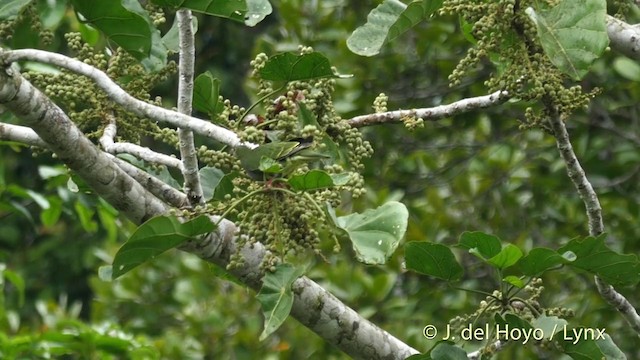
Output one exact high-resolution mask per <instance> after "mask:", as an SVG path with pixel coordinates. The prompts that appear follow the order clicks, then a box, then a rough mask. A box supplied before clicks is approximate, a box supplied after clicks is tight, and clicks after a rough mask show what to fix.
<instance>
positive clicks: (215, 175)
mask: <svg viewBox="0 0 640 360" xmlns="http://www.w3.org/2000/svg"><path fill="white" fill-rule="evenodd" d="M224 175H225V174H224V173H223V172H222V170H220V169H218V168H214V167H210V166H205V167H203V168H202V169H200V181H201V183H202V194H203V196H204V200H205V201H209V200H211V199H212V198H213V194H214V192H215V190H216V188H217V187H218V185H219V184H220V181H221V180H222V178H223V177H224Z"/></svg>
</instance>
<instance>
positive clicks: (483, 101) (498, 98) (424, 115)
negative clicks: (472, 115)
mask: <svg viewBox="0 0 640 360" xmlns="http://www.w3.org/2000/svg"><path fill="white" fill-rule="evenodd" d="M507 98H508V96H507V92H506V91H496V92H494V93H493V94H489V95H485V96H478V97H474V98H468V99H463V100H460V101H456V102H454V103H451V104H448V105H440V106H436V107H432V108H423V109H413V110H396V111H387V112H382V113H376V114H368V115H361V116H356V117H354V118H352V119H349V120H347V122H348V123H349V125H351V126H352V127H356V128H358V127H363V126H369V125H377V124H384V123H394V122H401V121H402V118H405V117H408V116H409V117H417V118H421V119H422V120H425V121H426V120H439V119H442V118H446V117H449V116H453V115H457V114H461V113H464V112H467V111H471V110H476V109H484V108H487V107H489V106H493V105H497V104H501V103H503V102H505V101H506V100H507Z"/></svg>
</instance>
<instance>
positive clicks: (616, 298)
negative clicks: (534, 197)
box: [548, 106, 640, 334]
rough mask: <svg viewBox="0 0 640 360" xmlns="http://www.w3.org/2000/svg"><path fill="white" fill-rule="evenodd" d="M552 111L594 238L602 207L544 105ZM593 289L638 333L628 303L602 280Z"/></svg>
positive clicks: (639, 322) (600, 228) (637, 319)
mask: <svg viewBox="0 0 640 360" xmlns="http://www.w3.org/2000/svg"><path fill="white" fill-rule="evenodd" d="M548 108H549V109H550V110H552V114H551V116H550V118H549V122H550V125H551V129H552V130H553V133H554V135H555V138H556V144H557V146H558V151H559V152H560V155H561V156H562V159H563V160H564V163H565V165H566V167H567V173H568V175H569V178H570V179H571V182H573V185H574V186H575V187H576V190H577V191H578V194H580V198H581V199H582V201H583V202H584V205H585V208H586V210H587V218H588V221H589V235H591V236H598V235H600V234H602V233H603V232H604V225H603V221H602V208H601V207H600V202H599V200H598V196H597V194H596V192H595V191H594V190H593V187H592V186H591V183H590V182H589V180H587V176H586V175H585V172H584V170H583V169H582V166H581V165H580V162H579V161H578V158H577V157H576V154H575V152H574V151H573V147H572V146H571V142H570V140H569V133H568V132H567V128H566V126H565V124H564V121H563V120H562V118H561V116H560V114H558V112H557V110H556V109H555V107H553V106H548ZM595 281H596V287H597V288H598V292H599V293H600V295H601V296H602V298H603V299H605V300H606V301H607V302H608V303H609V305H611V306H614V307H615V308H616V309H617V310H618V311H619V312H620V313H621V314H622V316H623V317H624V318H625V320H627V322H628V323H629V325H631V327H632V328H633V329H634V330H635V331H636V332H637V333H639V334H640V316H638V312H637V311H636V309H635V308H634V307H633V305H631V303H630V302H629V301H628V300H627V299H626V298H625V297H624V296H622V295H621V294H620V293H618V292H617V291H616V290H615V289H614V288H613V286H611V285H608V284H606V283H605V282H604V281H602V279H600V278H598V277H596V278H595Z"/></svg>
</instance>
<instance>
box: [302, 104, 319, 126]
mask: <svg viewBox="0 0 640 360" xmlns="http://www.w3.org/2000/svg"><path fill="white" fill-rule="evenodd" d="M305 125H313V126H318V120H317V117H316V115H315V114H314V113H312V112H311V110H309V108H307V105H305V104H304V103H303V102H300V103H298V126H299V127H300V129H302V128H304V126H305Z"/></svg>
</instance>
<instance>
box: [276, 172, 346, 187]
mask: <svg viewBox="0 0 640 360" xmlns="http://www.w3.org/2000/svg"><path fill="white" fill-rule="evenodd" d="M287 182H288V183H289V185H291V188H292V189H294V190H298V191H305V190H316V189H324V188H330V187H333V186H335V185H336V184H335V182H334V179H333V177H332V176H331V175H329V174H328V173H326V172H325V171H322V170H311V171H309V172H307V173H304V174H301V175H293V176H291V177H290V178H289V180H288V181H287Z"/></svg>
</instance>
